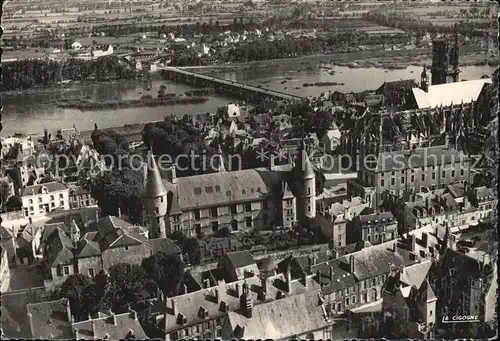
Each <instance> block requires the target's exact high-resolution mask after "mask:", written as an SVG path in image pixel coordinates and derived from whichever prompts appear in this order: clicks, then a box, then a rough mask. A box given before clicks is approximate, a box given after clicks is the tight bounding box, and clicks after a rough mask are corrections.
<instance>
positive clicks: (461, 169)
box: [460, 168, 465, 176]
mask: <svg viewBox="0 0 500 341" xmlns="http://www.w3.org/2000/svg"><path fill="white" fill-rule="evenodd" d="M464 174H465V171H464V169H463V168H460V176H464Z"/></svg>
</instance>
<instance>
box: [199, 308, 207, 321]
mask: <svg viewBox="0 0 500 341" xmlns="http://www.w3.org/2000/svg"><path fill="white" fill-rule="evenodd" d="M198 317H199V318H202V319H206V318H208V311H207V310H206V309H205V308H203V307H200V310H199V312H198Z"/></svg>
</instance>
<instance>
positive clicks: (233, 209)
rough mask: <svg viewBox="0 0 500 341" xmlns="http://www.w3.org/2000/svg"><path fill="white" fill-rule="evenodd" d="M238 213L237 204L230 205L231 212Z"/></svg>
mask: <svg viewBox="0 0 500 341" xmlns="http://www.w3.org/2000/svg"><path fill="white" fill-rule="evenodd" d="M236 213H238V205H231V214H236Z"/></svg>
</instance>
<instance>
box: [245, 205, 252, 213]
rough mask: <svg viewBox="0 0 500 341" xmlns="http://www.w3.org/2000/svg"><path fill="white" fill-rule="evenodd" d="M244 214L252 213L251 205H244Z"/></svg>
mask: <svg viewBox="0 0 500 341" xmlns="http://www.w3.org/2000/svg"><path fill="white" fill-rule="evenodd" d="M245 212H252V204H251V203H247V204H245Z"/></svg>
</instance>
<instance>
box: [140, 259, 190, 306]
mask: <svg viewBox="0 0 500 341" xmlns="http://www.w3.org/2000/svg"><path fill="white" fill-rule="evenodd" d="M142 267H143V268H144V269H145V271H146V273H147V274H148V275H149V277H150V278H152V279H153V280H154V281H155V283H156V285H158V287H159V288H160V289H161V290H162V291H163V293H164V294H165V295H167V296H169V297H172V296H176V295H179V294H180V293H181V292H182V291H181V286H182V285H183V278H184V263H183V262H182V261H181V260H180V259H179V257H178V256H174V255H167V254H165V253H164V252H158V253H155V254H154V255H153V256H151V257H149V258H146V259H144V260H143V261H142Z"/></svg>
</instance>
